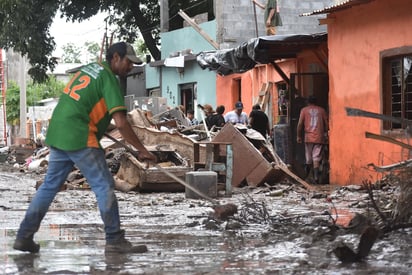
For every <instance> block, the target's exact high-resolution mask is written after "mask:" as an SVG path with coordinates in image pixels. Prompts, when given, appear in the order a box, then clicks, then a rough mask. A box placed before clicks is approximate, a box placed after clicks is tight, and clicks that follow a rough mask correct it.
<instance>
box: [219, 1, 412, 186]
mask: <svg viewBox="0 0 412 275" xmlns="http://www.w3.org/2000/svg"><path fill="white" fill-rule="evenodd" d="M411 4H412V1H411V0H397V1H387V0H347V1H344V2H341V3H340V4H336V5H333V6H330V7H327V8H324V9H322V10H317V11H313V12H311V13H308V14H304V15H303V16H311V15H319V14H324V15H325V18H322V19H320V20H319V22H320V24H327V29H328V31H327V42H326V43H325V44H323V43H321V42H320V43H317V44H316V45H314V43H312V42H313V41H311V40H305V39H302V40H301V41H300V44H299V43H297V44H299V45H300V46H299V47H297V46H296V45H297V44H290V43H288V42H287V41H286V40H283V41H282V43H279V44H276V43H275V44H270V43H268V45H259V46H256V47H255V50H257V51H256V52H259V51H261V52H260V53H258V54H260V55H261V56H265V55H266V57H267V58H266V59H267V60H263V62H259V61H257V62H256V64H255V66H253V68H248V69H249V70H247V71H246V72H244V73H241V74H228V75H225V76H218V77H217V85H216V86H217V104H224V105H225V106H226V108H228V106H233V105H234V102H235V101H237V100H242V101H243V103H244V105H245V111H246V112H249V111H250V110H251V106H252V105H253V103H255V102H257V100H259V91H260V90H262V87H263V84H264V83H272V85H271V87H270V90H269V95H270V101H269V102H268V105H269V106H270V107H269V108H268V109H267V110H266V111H267V113H269V114H270V116H271V118H272V123H273V125H275V124H276V123H277V122H278V121H279V115H280V111H279V108H278V100H279V96H280V95H281V93H280V91H281V90H283V89H286V90H287V92H288V96H287V98H288V101H289V102H288V107H289V110H288V113H287V123H288V125H289V126H290V133H289V134H290V136H289V141H290V142H291V143H292V144H291V150H290V151H291V154H292V155H293V156H292V161H291V163H292V165H294V169H295V172H296V173H297V174H299V166H300V162H302V158H301V156H300V157H299V156H298V155H299V154H301V152H302V148H299V146H298V145H297V144H295V142H294V141H295V139H296V132H295V130H294V128H295V124H296V122H295V119H296V117H295V114H294V112H297V111H296V109H297V107H296V105H295V106H294V95H295V94H299V95H301V96H304V97H306V96H308V95H311V94H315V95H317V97H318V98H321V99H322V102H320V103H321V105H322V106H324V107H325V108H326V109H327V111H328V112H329V119H330V121H329V123H330V125H329V126H330V127H329V128H330V129H329V164H330V171H329V182H330V183H331V184H337V185H349V184H361V183H362V182H363V181H365V180H371V181H372V182H374V181H376V180H378V179H379V178H380V177H381V176H382V173H377V172H376V171H374V170H373V169H370V168H368V167H369V166H368V164H370V163H373V164H375V165H379V166H383V165H389V164H393V163H396V162H401V161H404V160H406V159H410V152H409V149H404V147H401V146H399V145H395V144H394V143H391V142H384V141H382V140H378V139H377V138H376V136H385V137H389V138H391V139H396V140H399V141H402V142H404V143H408V142H409V140H408V135H410V133H409V134H408V131H407V130H408V129H407V128H410V127H407V126H408V123H409V120H411V119H412V72H411V71H412V70H411V68H412V66H411V64H412V31H411V29H410V25H411V23H412V16H410V7H411ZM275 37H277V36H275ZM264 38H265V37H263V39H264ZM318 42H319V41H318ZM256 52H255V53H256ZM248 53H249V52H248ZM276 53H277V54H276ZM255 61H256V60H255ZM259 64H262V65H259ZM345 107H351V108H358V109H362V110H365V111H368V112H371V113H374V114H378V115H380V116H382V115H385V116H387V117H395V118H396V119H395V120H388V119H386V120H382V119H373V118H367V117H359V116H358V117H354V116H348V115H347V112H346V109H345ZM382 117H383V116H382ZM366 134H367V136H368V137H366ZM373 137H375V138H373Z"/></svg>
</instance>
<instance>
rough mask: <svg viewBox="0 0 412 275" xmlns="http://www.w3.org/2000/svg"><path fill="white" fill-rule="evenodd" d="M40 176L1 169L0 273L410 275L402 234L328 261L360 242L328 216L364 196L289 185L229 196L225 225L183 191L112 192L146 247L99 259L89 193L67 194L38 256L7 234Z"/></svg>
mask: <svg viewBox="0 0 412 275" xmlns="http://www.w3.org/2000/svg"><path fill="white" fill-rule="evenodd" d="M40 178H42V175H41V174H36V173H29V174H28V173H22V172H19V171H16V170H14V169H2V172H1V175H0V190H1V192H0V219H1V225H0V255H1V256H0V274H278V273H282V274H304V273H313V274H410V272H411V270H412V259H411V258H410V255H411V252H412V247H411V243H412V237H411V236H412V235H411V232H412V230H411V229H407V230H398V231H394V232H391V233H390V234H387V235H383V236H381V237H380V238H379V239H378V240H377V241H376V243H375V244H374V246H373V247H372V250H371V252H370V254H369V256H368V257H367V258H366V260H364V261H362V262H359V263H352V264H343V263H341V262H340V261H339V260H338V259H337V258H336V257H335V255H334V254H333V253H332V250H333V248H334V247H336V245H337V244H338V243H339V242H344V243H346V244H350V245H351V246H353V247H354V248H356V246H357V243H358V242H359V234H356V233H354V232H352V233H351V232H348V231H345V232H343V231H342V229H337V230H334V229H333V228H334V227H333V226H330V225H331V217H335V218H336V215H335V214H334V210H333V209H334V207H335V208H336V209H337V210H338V211H337V212H338V215H337V216H338V217H339V218H338V221H339V223H342V224H345V223H347V222H348V221H349V220H350V219H351V217H352V216H353V214H354V213H356V212H359V213H365V211H366V207H367V206H368V198H367V194H366V193H365V192H362V191H359V190H357V189H356V188H353V189H350V188H337V187H330V186H328V187H323V188H322V190H318V191H316V192H310V193H309V192H307V191H306V190H305V189H303V188H301V187H299V186H298V185H296V184H292V185H290V184H288V183H283V184H279V185H277V186H275V187H274V188H271V189H269V188H264V187H261V188H255V189H249V188H242V189H235V190H234V195H233V196H232V197H231V198H224V197H221V198H219V201H220V202H221V203H222V204H224V203H234V204H236V205H237V206H239V208H240V209H239V210H240V211H239V214H237V215H235V217H234V218H233V219H231V220H229V221H224V222H221V221H215V220H213V219H211V218H210V217H209V215H210V213H212V212H213V210H212V208H211V205H210V203H208V202H207V201H204V200H191V199H186V198H185V194H184V193H147V194H142V193H136V192H129V193H122V192H117V193H116V194H117V197H118V200H119V207H120V214H121V219H122V224H123V227H124V228H125V229H126V236H127V238H128V239H129V240H130V241H132V242H133V243H135V244H146V245H147V246H148V249H149V251H148V252H146V253H144V254H135V255H123V256H114V257H113V256H112V257H105V255H104V244H105V241H104V232H103V228H102V223H101V220H100V217H99V214H98V211H97V207H96V200H95V197H94V194H93V193H92V192H91V191H90V190H87V189H84V190H66V191H62V192H60V193H58V195H57V196H56V198H55V201H54V202H53V204H52V206H51V208H50V211H49V212H48V214H47V215H46V217H45V219H44V220H43V223H42V226H41V228H40V230H39V232H38V233H37V234H36V235H35V240H36V241H37V242H39V243H40V245H41V248H40V253H38V254H36V255H32V254H27V253H22V252H19V251H15V250H13V248H12V244H13V241H14V238H15V235H16V230H17V228H18V226H19V223H20V221H21V220H22V218H23V215H24V213H25V210H26V208H27V206H28V203H29V201H30V199H31V197H32V196H33V194H34V193H35V182H36V180H37V179H40ZM327 198H328V199H327ZM331 200H332V202H333V204H332V203H331ZM251 204H253V205H255V206H264V209H265V210H266V211H267V212H266V215H265V213H260V214H259V213H257V212H259V210H261V208H258V207H257V208H256V209H255V210H256V211H255V212H254V213H252V212H250V211H249V212H247V211H245V210H246V206H250V205H251ZM333 206H334V207H333ZM242 208H243V212H242ZM249 210H250V209H249ZM261 212H262V211H261ZM330 214H332V215H330ZM240 215H243V216H240ZM247 215H249V216H247ZM248 217H249V220H248ZM335 229H336V228H335ZM342 232H343V233H342Z"/></svg>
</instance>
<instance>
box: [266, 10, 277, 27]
mask: <svg viewBox="0 0 412 275" xmlns="http://www.w3.org/2000/svg"><path fill="white" fill-rule="evenodd" d="M274 15H275V9H270V10H269V15H268V19H267V20H266V26H267V27H270V26H272V18H273V16H274Z"/></svg>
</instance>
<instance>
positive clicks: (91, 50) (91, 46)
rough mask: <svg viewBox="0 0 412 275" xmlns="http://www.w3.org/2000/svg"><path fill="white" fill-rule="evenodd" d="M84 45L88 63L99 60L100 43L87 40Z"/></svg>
mask: <svg viewBox="0 0 412 275" xmlns="http://www.w3.org/2000/svg"><path fill="white" fill-rule="evenodd" d="M84 47H85V48H86V51H87V63H89V62H96V61H98V60H99V54H100V46H99V44H98V43H96V42H89V41H86V42H85V43H84Z"/></svg>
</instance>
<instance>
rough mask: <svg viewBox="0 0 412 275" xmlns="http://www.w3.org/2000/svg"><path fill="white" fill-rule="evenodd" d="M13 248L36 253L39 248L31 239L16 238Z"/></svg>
mask: <svg viewBox="0 0 412 275" xmlns="http://www.w3.org/2000/svg"><path fill="white" fill-rule="evenodd" d="M13 248H14V249H16V250H20V251H28V252H30V253H37V252H39V250H40V245H38V244H37V243H35V242H34V241H33V239H16V240H15V241H14V245H13Z"/></svg>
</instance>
